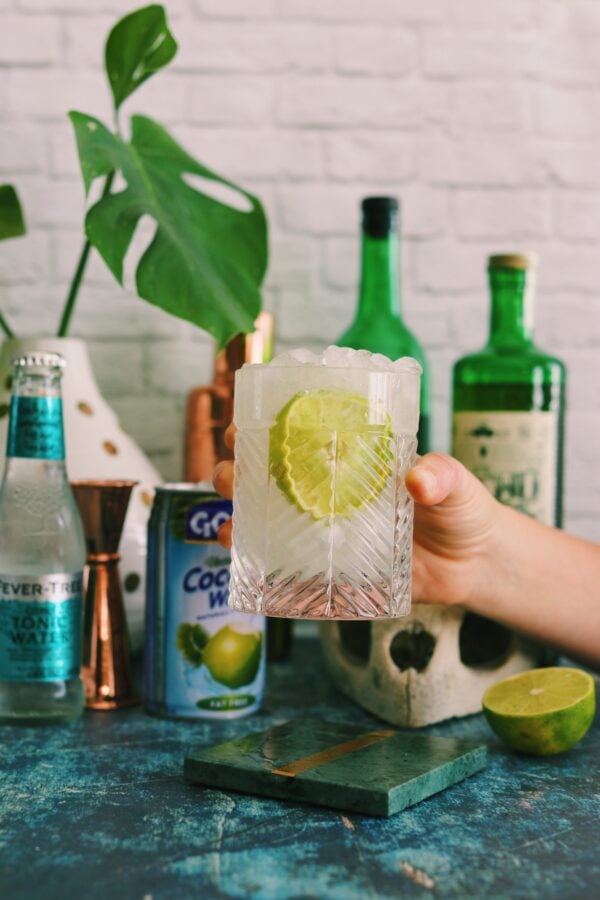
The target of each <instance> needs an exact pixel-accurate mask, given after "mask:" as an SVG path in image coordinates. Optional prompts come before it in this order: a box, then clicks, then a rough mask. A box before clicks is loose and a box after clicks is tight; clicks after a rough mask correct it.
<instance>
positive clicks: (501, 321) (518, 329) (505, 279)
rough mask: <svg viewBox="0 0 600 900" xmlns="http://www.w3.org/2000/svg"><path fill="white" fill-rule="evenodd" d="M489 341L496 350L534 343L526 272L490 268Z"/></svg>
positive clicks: (529, 279) (530, 289)
mask: <svg viewBox="0 0 600 900" xmlns="http://www.w3.org/2000/svg"><path fill="white" fill-rule="evenodd" d="M489 284H490V292H491V298H492V303H491V315H490V339H489V345H488V346H490V347H493V348H495V349H510V348H519V347H523V346H528V345H531V343H532V342H533V278H532V273H531V272H528V271H527V270H525V269H491V270H490V271H489Z"/></svg>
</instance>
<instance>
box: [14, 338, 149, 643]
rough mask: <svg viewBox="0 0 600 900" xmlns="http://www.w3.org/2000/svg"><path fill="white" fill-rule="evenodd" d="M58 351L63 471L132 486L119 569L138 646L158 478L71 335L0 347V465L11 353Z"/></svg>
mask: <svg viewBox="0 0 600 900" xmlns="http://www.w3.org/2000/svg"><path fill="white" fill-rule="evenodd" d="M40 350H47V351H53V352H56V353H60V354H61V356H63V357H64V359H65V360H66V363H67V366H66V369H65V373H64V377H63V384H62V390H63V413H64V425H65V443H66V454H67V471H68V473H69V477H70V478H114V479H120V478H126V479H135V480H136V481H138V482H139V484H138V486H137V487H136V488H135V489H134V491H133V493H132V497H131V502H130V504H129V510H128V512H127V518H126V520H125V527H124V529H123V537H122V539H121V544H120V553H121V557H122V560H121V563H120V571H121V577H122V581H123V585H124V597H125V606H126V609H127V618H128V623H129V630H130V635H131V641H132V644H133V647H134V648H138V647H140V646H141V643H142V638H143V626H144V601H145V589H146V585H145V582H146V528H147V522H148V515H149V512H150V507H151V505H152V500H153V497H154V488H155V486H156V485H157V484H160V483H161V481H162V479H161V477H160V475H159V473H158V471H157V469H156V468H155V467H154V466H153V465H152V463H151V462H150V461H149V460H148V459H147V458H146V456H145V455H144V453H143V452H142V450H141V449H140V448H139V447H138V445H137V444H136V443H135V441H133V440H132V439H131V438H130V437H129V436H128V435H126V434H125V432H124V431H123V430H122V429H121V426H120V425H119V422H118V419H117V417H116V415H115V414H114V412H113V411H112V410H111V408H110V407H109V406H108V404H107V402H106V401H105V400H104V398H103V397H102V395H101V394H100V391H99V390H98V385H97V384H96V380H95V378H94V373H93V372H92V367H91V365H90V360H89V356H88V351H87V347H86V345H85V343H84V342H83V341H79V340H76V339H74V338H55V337H52V338H43V337H41V338H22V339H19V338H15V339H11V340H6V341H4V343H3V344H2V348H1V350H0V471H1V469H2V468H3V465H4V455H5V448H6V431H7V426H8V404H9V402H10V379H9V376H10V371H11V359H12V358H13V357H14V356H18V355H19V354H20V353H26V352H32V351H40Z"/></svg>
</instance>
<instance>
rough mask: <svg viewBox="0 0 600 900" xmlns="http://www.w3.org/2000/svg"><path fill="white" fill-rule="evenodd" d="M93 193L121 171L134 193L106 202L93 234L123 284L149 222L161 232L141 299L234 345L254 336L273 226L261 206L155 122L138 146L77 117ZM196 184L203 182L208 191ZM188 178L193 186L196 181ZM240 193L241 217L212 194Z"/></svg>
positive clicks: (96, 214)
mask: <svg viewBox="0 0 600 900" xmlns="http://www.w3.org/2000/svg"><path fill="white" fill-rule="evenodd" d="M70 117H71V121H72V123H73V126H74V128H75V135H76V138H77V147H78V151H79V159H80V163H81V169H82V173H83V178H84V181H85V185H86V190H89V187H90V185H91V184H92V182H93V181H94V180H95V179H96V178H98V177H100V176H107V175H109V174H110V173H111V172H118V173H120V174H121V175H122V176H123V178H124V179H125V182H126V186H125V188H124V189H122V190H114V191H113V192H111V193H108V194H107V195H106V196H103V197H101V199H100V200H98V201H97V202H96V203H95V204H94V205H93V206H92V207H91V208H90V209H89V210H88V213H87V216H86V220H85V228H86V235H87V237H88V239H89V241H90V242H91V243H92V244H93V245H94V247H96V249H97V250H98V252H99V253H100V255H101V256H102V257H103V259H104V261H105V262H106V264H107V265H108V267H109V268H110V270H111V271H112V273H113V274H114V276H115V278H117V279H118V281H119V282H121V283H122V282H123V263H124V260H125V256H126V254H127V250H128V248H129V245H130V243H131V240H132V238H133V235H134V233H135V230H136V227H137V224H138V222H139V220H140V218H141V217H142V216H150V217H151V218H152V219H153V220H154V222H155V223H156V230H155V232H154V236H153V238H152V240H151V242H150V243H149V245H148V246H147V247H146V249H145V251H144V252H143V254H142V256H141V257H140V259H139V261H138V263H137V269H136V287H137V291H138V294H139V295H140V297H143V298H144V299H145V300H148V301H149V302H150V303H153V304H155V305H156V306H160V307H161V308H162V309H164V310H166V311H167V312H169V313H171V314H172V315H175V316H178V317H179V318H182V319H187V320H188V321H190V322H193V323H194V324H196V325H198V326H199V327H200V328H204V329H206V330H207V331H209V332H210V333H211V334H213V335H214V337H215V338H216V339H217V341H218V343H219V346H221V347H222V346H224V345H225V344H226V343H227V342H228V341H229V340H230V339H231V338H232V337H234V336H235V335H236V334H239V333H241V332H248V331H252V329H253V327H254V320H255V319H256V316H257V315H258V312H259V310H260V303H261V297H260V285H261V283H262V280H263V278H264V274H265V270H266V266H267V222H266V217H265V214H264V211H263V208H262V206H261V204H260V202H259V200H258V199H257V198H256V197H254V196H253V195H252V194H249V193H247V192H246V191H243V190H242V189H241V188H239V187H237V186H236V185H234V184H232V183H231V182H229V181H226V180H225V179H224V178H221V177H220V176H219V175H217V174H215V173H214V172H212V171H211V170H210V169H207V168H206V167H205V166H203V165H202V164H201V163H199V162H197V161H196V160H195V159H193V157H191V156H190V155H189V154H188V153H187V152H186V151H185V150H184V149H183V148H182V147H180V146H179V144H177V143H176V141H174V140H173V138H171V137H170V135H169V134H168V133H167V132H166V131H165V130H164V129H163V128H162V127H161V126H160V125H158V124H157V123H156V122H153V121H152V119H148V118H146V117H144V116H134V117H133V118H132V120H131V135H132V137H131V142H130V143H126V142H125V141H124V140H123V139H122V138H121V137H119V136H118V135H115V134H113V133H112V132H111V131H109V130H108V129H107V128H106V126H105V125H103V124H102V122H100V121H98V119H94V118H92V117H91V116H87V115H85V114H83V113H78V112H72V113H70ZM190 176H192V177H200V179H201V180H202V189H198V188H197V187H196V186H193V185H192V184H191V183H190V181H191V179H190ZM186 179H187V180H186ZM219 187H220V188H221V189H223V188H225V189H228V190H229V193H231V192H232V191H233V192H234V193H233V196H234V197H235V198H236V202H237V203H238V204H239V203H240V202H241V203H243V205H244V207H245V209H244V210H240V209H239V208H236V207H234V206H231V205H228V204H227V203H226V202H222V201H221V200H217V199H215V198H214V197H213V196H211V195H210V194H209V193H207V192H205V190H206V191H209V190H210V191H214V190H215V189H216V190H219Z"/></svg>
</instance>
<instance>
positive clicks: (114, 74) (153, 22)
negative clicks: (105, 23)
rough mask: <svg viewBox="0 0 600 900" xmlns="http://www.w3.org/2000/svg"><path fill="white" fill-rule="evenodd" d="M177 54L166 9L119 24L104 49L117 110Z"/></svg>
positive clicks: (152, 9)
mask: <svg viewBox="0 0 600 900" xmlns="http://www.w3.org/2000/svg"><path fill="white" fill-rule="evenodd" d="M176 52H177V42H176V40H175V38H174V37H173V35H172V34H171V32H170V31H169V26H168V25H167V18H166V16H165V11H164V9H163V7H162V6H158V5H157V4H153V5H152V6H145V7H143V8H142V9H138V10H136V11H135V12H132V13H130V14H129V15H127V16H125V17H124V18H123V19H120V21H118V22H117V24H116V25H115V26H114V28H113V29H112V31H111V32H110V34H109V36H108V39H107V41H106V46H105V48H104V65H105V68H106V74H107V76H108V80H109V82H110V87H111V90H112V94H113V100H114V104H115V110H117V109H118V108H119V107H120V105H121V103H123V101H124V100H125V99H126V98H127V97H129V95H130V94H133V92H134V91H135V90H137V88H138V87H139V86H140V85H141V84H143V83H144V81H146V79H148V78H150V77H151V76H152V75H154V73H155V72H158V70H159V69H162V68H163V66H166V65H167V64H168V63H169V62H170V61H171V60H172V59H173V57H174V56H175V53H176Z"/></svg>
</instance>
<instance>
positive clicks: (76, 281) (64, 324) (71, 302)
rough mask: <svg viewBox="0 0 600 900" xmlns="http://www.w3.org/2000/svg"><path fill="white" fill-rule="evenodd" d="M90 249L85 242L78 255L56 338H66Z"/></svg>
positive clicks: (106, 184)
mask: <svg viewBox="0 0 600 900" xmlns="http://www.w3.org/2000/svg"><path fill="white" fill-rule="evenodd" d="M114 177H115V173H114V172H111V173H110V174H109V175H107V176H106V181H105V182H104V188H103V190H102V196H101V198H100V199H101V200H102V199H103V198H104V197H106V195H107V194H108V193H109V191H110V188H111V185H112V183H113V181H114ZM91 249H92V245H91V243H90V241H89V240H86V241H85V243H84V245H83V247H82V250H81V254H80V255H79V260H78V262H77V268H76V269H75V274H74V275H73V280H72V281H71V287H70V288H69V293H68V295H67V299H66V302H65V308H64V310H63V314H62V318H61V320H60V325H59V326H58V337H66V335H67V332H68V330H69V325H70V322H71V316H72V315H73V308H74V306H75V301H76V300H77V296H78V294H79V288H80V287H81V282H82V280H83V276H84V274H85V270H86V267H87V261H88V257H89V255H90V250H91Z"/></svg>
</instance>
